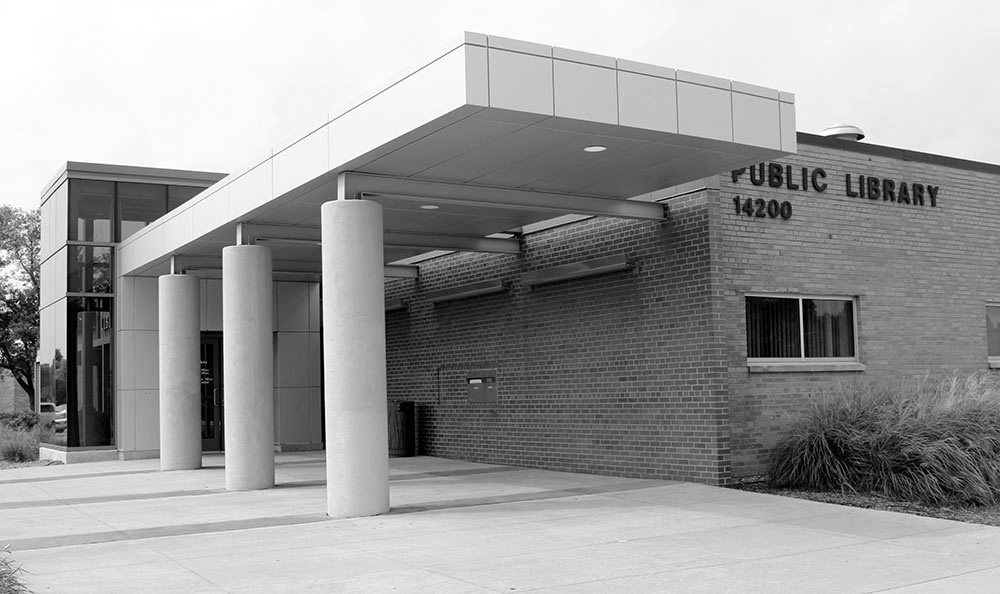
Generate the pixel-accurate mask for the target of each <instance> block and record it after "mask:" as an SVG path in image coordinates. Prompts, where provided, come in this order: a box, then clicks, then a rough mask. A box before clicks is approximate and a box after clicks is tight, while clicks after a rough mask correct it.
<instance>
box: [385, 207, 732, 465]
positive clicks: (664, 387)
mask: <svg viewBox="0 0 1000 594" xmlns="http://www.w3.org/2000/svg"><path fill="white" fill-rule="evenodd" d="M718 202H719V196H718V192H717V191H715V190H705V191H702V192H698V193H696V194H692V195H688V196H683V197H678V198H675V199H673V200H671V201H670V203H669V204H670V208H671V215H672V216H671V220H670V221H669V222H662V223H658V222H636V221H624V220H616V219H590V220H587V221H584V222H580V223H575V224H571V225H566V226H562V227H558V228H555V229H550V230H548V231H544V232H539V233H535V234H531V235H529V236H527V237H526V238H525V249H524V251H523V253H522V254H521V255H517V256H514V255H489V254H454V255H450V256H446V257H442V258H438V259H435V260H432V261H429V262H426V263H423V264H421V276H420V278H419V279H414V280H409V279H405V280H404V279H395V280H390V281H387V291H386V296H387V297H388V298H394V297H402V298H404V299H405V300H407V301H408V303H409V308H408V310H406V311H398V312H389V313H387V314H386V331H387V338H388V340H387V342H388V377H389V379H388V381H389V385H388V388H389V397H390V399H405V400H414V401H415V402H416V403H417V409H418V443H419V446H418V447H419V450H420V452H421V453H426V454H431V455H440V456H446V457H451V458H461V459H467V460H475V461H481V462H490V463H499V464H516V465H524V466H535V467H541V468H549V469H557V470H569V471H582V472H593V473H599V474H608V475H627V476H639V477H658V478H678V479H687V480H696V481H702V482H709V483H717V482H721V481H723V480H725V479H726V477H728V475H729V467H728V463H729V462H728V460H729V451H728V448H729V444H728V416H729V408H728V406H729V405H728V400H727V396H726V387H725V380H726V369H727V368H726V365H725V362H724V358H725V357H726V355H727V348H726V344H725V342H724V341H725V338H726V336H725V334H724V333H723V332H722V330H721V328H720V326H719V323H718V321H719V317H720V315H721V312H720V310H719V307H718V304H719V299H718V298H717V297H718V288H717V286H716V285H715V279H714V277H713V274H712V270H713V268H714V267H715V264H714V263H713V258H714V257H715V256H714V255H713V254H712V252H711V250H710V249H709V248H710V245H711V242H712V240H713V237H714V236H715V235H716V234H717V233H718V225H719V220H718V217H717V216H716V217H714V218H713V217H711V216H710V211H711V209H712V208H716V207H717V206H716V205H717V204H718ZM622 254H624V255H627V256H628V257H629V258H631V259H633V260H634V261H635V262H636V263H637V264H638V269H637V271H635V272H617V273H611V274H606V275H602V276H597V277H592V278H587V279H577V280H571V281H564V282H561V283H556V284H551V285H544V286H539V287H536V288H535V289H534V290H530V289H529V288H527V287H524V286H521V284H520V282H519V278H520V274H521V273H523V272H527V271H531V270H539V269H545V268H549V267H552V266H557V265H560V264H566V263H570V262H577V261H581V260H587V259H591V258H597V257H601V256H609V255H622ZM495 278H500V279H503V280H504V281H505V282H506V283H509V285H510V288H509V290H508V291H507V292H505V293H503V294H500V295H490V296H481V297H473V298H468V299H463V300H460V301H454V302H447V303H440V304H437V305H432V304H429V303H426V302H425V301H423V298H422V296H423V294H424V293H425V292H427V291H433V290H437V289H441V288H446V287H452V286H456V285H461V284H464V283H470V282H475V281H479V280H487V279H495ZM481 368H496V369H497V370H498V385H499V388H498V389H499V402H498V403H496V404H470V403H469V402H468V400H467V398H466V392H465V390H466V381H465V372H466V370H470V369H481Z"/></svg>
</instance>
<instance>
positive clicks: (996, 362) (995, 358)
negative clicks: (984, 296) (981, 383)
mask: <svg viewBox="0 0 1000 594" xmlns="http://www.w3.org/2000/svg"><path fill="white" fill-rule="evenodd" d="M987 307H1000V301H987V302H986V303H985V304H984V305H983V313H986V308H987ZM989 331H990V330H989V327H987V328H986V333H987V334H986V366H987V367H988V368H989V369H1000V355H990V343H989V340H990V339H989Z"/></svg>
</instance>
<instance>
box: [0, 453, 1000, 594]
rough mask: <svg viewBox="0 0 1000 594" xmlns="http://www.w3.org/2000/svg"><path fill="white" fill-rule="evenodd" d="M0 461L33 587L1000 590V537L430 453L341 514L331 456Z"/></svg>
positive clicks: (3, 508)
mask: <svg viewBox="0 0 1000 594" xmlns="http://www.w3.org/2000/svg"><path fill="white" fill-rule="evenodd" d="M205 465H206V467H205V468H204V469H202V470H195V471H175V472H166V473H163V472H159V471H158V461H157V460H140V461H132V462H101V463H90V464H77V465H70V466H49V467H31V468H20V469H10V470H4V471H0V545H2V544H4V543H10V544H11V548H12V551H13V555H14V558H15V560H16V561H17V562H19V563H21V564H23V567H24V569H25V570H26V571H27V572H28V574H27V581H28V584H29V586H30V587H31V588H32V589H33V590H34V591H36V592H75V593H80V592H101V593H109V592H129V593H133V592H184V593H192V594H193V593H197V592H206V593H207V592H388V591H398V592H435V593H449V592H526V591H533V592H534V591H537V592H602V593H603V592H879V591H894V592H897V591H898V592H996V591H997V584H1000V528H993V527H987V526H979V525H973V524H963V523H959V522H952V521H947V520H938V519H932V518H924V517H918V516H910V515H905V514H898V513H893V512H882V511H872V510H862V509H853V508H848V507H841V506H836V505H830V504H824V503H816V502H811V501H804V500H797V499H790V498H783V497H777V496H772V495H764V494H757V493H747V492H741V491H734V490H730V489H723V488H717V487H709V486H704V485H696V484H690V483H680V482H670V481H652V480H638V479H624V478H615V477H604V476H593V475H584V474H570V473H561V472H549V471H544V470H531V469H525V468H515V467H509V466H491V465H486V464H475V463H471V462H461V461H454V460H445V459H441V458H431V457H417V458H395V459H393V460H392V461H391V480H390V489H391V499H392V511H391V512H390V513H389V514H386V515H382V516H377V517H369V518H361V519H353V520H330V519H328V518H326V517H325V516H324V514H323V510H324V509H325V499H324V498H325V496H326V489H325V488H324V462H323V456H322V452H316V453H307V454H279V455H278V456H277V467H276V468H277V480H278V487H277V488H274V489H270V490H266V491H250V492H239V493H227V492H225V489H224V484H225V480H224V469H223V458H222V456H220V455H215V456H206V457H205Z"/></svg>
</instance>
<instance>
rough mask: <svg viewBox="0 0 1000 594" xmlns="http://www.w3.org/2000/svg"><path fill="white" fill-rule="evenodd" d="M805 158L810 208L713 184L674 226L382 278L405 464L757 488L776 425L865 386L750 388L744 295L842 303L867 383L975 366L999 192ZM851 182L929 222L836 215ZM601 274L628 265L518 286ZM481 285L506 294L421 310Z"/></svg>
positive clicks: (541, 243) (969, 182)
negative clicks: (410, 459) (843, 390)
mask: <svg viewBox="0 0 1000 594" xmlns="http://www.w3.org/2000/svg"><path fill="white" fill-rule="evenodd" d="M808 141H809V137H801V138H800V146H799V155H797V156H794V157H790V158H786V159H783V160H782V161H781V164H782V165H792V166H793V169H797V170H800V169H801V167H803V166H804V167H808V168H810V169H812V168H814V167H822V168H823V169H825V171H826V173H827V178H826V179H825V181H826V183H827V184H828V187H827V189H826V191H825V192H823V193H817V192H815V190H812V188H810V190H811V191H802V190H790V189H787V187H785V188H782V189H775V188H771V187H770V186H769V185H768V184H767V183H766V182H765V183H764V185H762V186H755V185H753V184H752V183H751V181H750V178H749V175H748V174H744V175H743V176H742V177H741V179H740V181H739V182H737V183H735V184H734V183H733V182H732V180H731V179H730V176H729V175H728V174H727V175H724V176H721V178H720V182H719V184H718V186H719V188H718V189H715V188H707V189H704V190H701V191H698V192H695V193H693V194H688V195H684V196H679V197H676V198H672V199H670V200H669V201H668V204H669V207H670V213H671V217H670V220H669V221H667V222H663V223H652V222H636V221H625V220H613V219H589V220H586V221H583V222H579V223H573V224H569V225H564V226H561V227H557V228H554V229H550V230H547V231H542V232H538V233H533V234H530V235H527V236H526V237H525V238H524V250H523V252H522V254H521V255H516V256H515V255H486V254H455V255H450V256H445V257H441V258H437V259H434V260H431V261H428V262H425V263H422V264H421V276H420V278H419V279H413V280H409V279H395V280H391V281H388V282H387V292H386V295H387V297H389V298H395V297H401V298H403V299H404V301H406V302H407V303H408V305H409V307H408V309H407V310H404V311H397V312H388V313H387V314H386V330H387V338H388V367H389V396H390V398H391V399H399V400H413V401H415V402H416V403H417V410H418V413H417V414H418V444H419V446H418V448H419V451H420V452H421V453H426V454H432V455H441V456H446V457H452V458H463V459H469V460H475V461H482V462H490V463H501V464H518V465H526V466H537V467H544V468H551V469H558V470H572V471H582V472H594V473H599V474H610V475H627V476H637V477H657V478H676V479H686V480H695V481H701V482H708V483H724V482H727V481H729V480H731V479H733V478H738V477H741V476H747V475H752V474H757V473H760V472H763V471H764V470H765V469H766V459H767V453H768V448H769V447H770V446H771V445H773V442H774V440H775V438H776V435H777V434H778V432H779V431H780V429H781V428H782V426H783V425H784V424H785V423H786V422H787V419H788V416H789V415H790V414H793V413H794V412H796V411H798V410H801V409H803V407H805V406H806V405H807V404H808V402H809V400H810V397H811V395H812V394H814V393H815V391H816V390H817V389H819V388H822V387H830V386H835V385H836V384H837V382H840V381H842V380H844V379H848V378H850V377H857V376H858V375H859V372H828V371H821V372H816V371H813V372H800V373H749V371H748V368H747V360H746V323H745V304H744V296H745V294H746V293H748V292H750V293H791V294H813V295H844V296H852V297H856V298H857V303H858V311H857V313H856V315H857V320H858V333H859V346H860V353H859V355H860V356H859V359H860V363H862V364H863V365H864V366H865V367H866V371H864V372H863V373H864V374H867V375H872V376H888V375H918V374H923V373H924V372H926V371H928V370H931V371H934V370H938V371H941V370H944V371H950V370H952V369H962V370H977V369H984V368H985V367H986V336H985V322H984V316H985V312H984V309H983V307H984V302H985V301H988V300H996V299H998V298H1000V268H998V264H997V263H998V261H1000V258H998V255H1000V248H998V243H997V241H996V239H995V238H997V237H1000V216H996V215H995V214H992V213H991V211H990V210H989V207H988V206H987V205H989V204H990V203H991V202H993V203H995V200H996V198H995V188H996V187H997V182H1000V175H998V174H997V173H991V172H989V171H985V172H984V171H968V170H963V169H961V168H956V167H950V166H945V165H941V164H928V163H923V162H920V161H919V160H915V161H904V160H902V159H900V158H898V157H887V156H879V155H873V154H867V153H862V152H857V151H856V150H843V149H834V148H830V147H828V146H820V145H823V144H829V141H825V142H819V141H815V142H816V143H817V144H816V145H815V146H814V145H810V144H808ZM844 146H845V148H846V149H851V148H852V145H844ZM998 169H1000V168H998ZM848 173H850V174H852V175H855V176H856V175H859V174H860V175H877V176H878V177H879V179H894V180H897V181H899V182H902V181H906V182H907V183H908V184H911V183H913V182H917V183H921V184H925V185H928V184H929V185H935V186H938V187H939V188H940V189H939V194H938V196H937V205H936V206H933V207H932V206H930V205H929V201H928V200H927V199H926V197H925V206H923V207H920V206H914V205H912V204H910V205H906V204H899V203H895V202H888V201H883V200H881V199H879V200H871V199H865V198H860V197H855V198H852V197H848V196H846V195H845V188H844V184H845V179H844V176H845V175H846V174H848ZM799 175H800V174H799ZM709 185H710V186H711V185H715V184H709ZM736 195H739V196H741V197H743V198H746V197H749V198H757V197H763V198H765V199H767V200H770V199H772V198H773V199H777V200H778V201H779V202H781V201H788V202H790V203H791V205H792V207H793V214H792V216H791V218H789V219H787V220H785V219H782V218H781V217H780V216H778V217H775V218H771V217H767V216H765V217H764V218H759V217H756V216H747V215H746V214H745V213H742V212H740V213H737V212H736V210H735V207H734V203H733V198H734V196H736ZM611 255H625V256H627V257H628V258H629V259H630V260H632V261H633V262H634V263H635V264H636V268H635V269H634V270H633V271H625V272H615V273H609V274H605V275H601V276H595V277H591V278H584V279H576V280H569V281H563V282H560V283H555V284H550V285H543V286H538V287H535V288H534V289H531V288H529V287H526V286H522V284H521V282H520V275H521V273H524V272H528V271H533V270H541V269H546V268H551V267H553V266H558V265H561V264H566V263H571V262H578V261H582V260H587V259H591V258H597V257H602V256H611ZM491 279H501V280H503V281H504V282H505V283H506V284H507V290H506V291H505V292H504V293H501V294H498V295H489V296H480V297H473V298H468V299H463V300H459V301H454V302H445V303H439V304H437V305H433V304H430V303H427V302H426V301H424V300H423V295H424V294H425V293H427V292H429V291H435V290H439V289H443V288H448V287H453V286H457V285H462V284H465V283H471V282H475V281H481V280H491ZM483 368H488V369H497V371H498V386H499V387H498V391H499V402H497V403H496V404H472V403H469V402H468V399H467V397H466V380H465V373H466V371H467V370H473V369H483Z"/></svg>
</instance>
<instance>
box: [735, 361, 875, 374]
mask: <svg viewBox="0 0 1000 594" xmlns="http://www.w3.org/2000/svg"><path fill="white" fill-rule="evenodd" d="M747 370H748V371H749V372H750V373H817V372H827V371H834V372H841V371H864V370H865V366H864V365H863V364H861V363H857V362H852V361H827V362H815V363H813V362H809V363H799V362H797V361H796V362H788V363H747Z"/></svg>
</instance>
